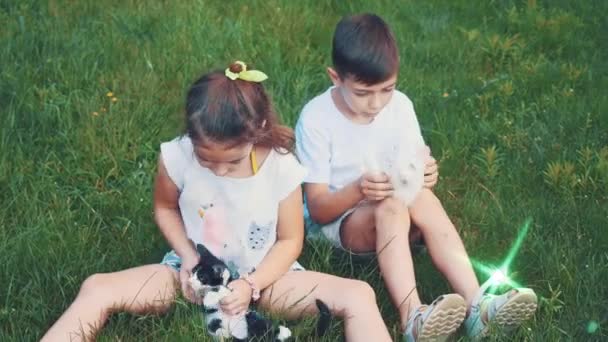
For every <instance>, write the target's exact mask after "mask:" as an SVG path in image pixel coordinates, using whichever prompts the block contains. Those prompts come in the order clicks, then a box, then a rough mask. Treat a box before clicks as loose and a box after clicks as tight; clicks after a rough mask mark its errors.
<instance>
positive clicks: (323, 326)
mask: <svg viewBox="0 0 608 342" xmlns="http://www.w3.org/2000/svg"><path fill="white" fill-rule="evenodd" d="M315 303H316V304H317V309H319V320H318V321H317V337H321V336H323V335H325V333H326V332H327V330H328V329H329V326H330V324H331V311H330V310H329V307H328V306H327V304H325V303H324V302H323V301H322V300H320V299H317V300H315Z"/></svg>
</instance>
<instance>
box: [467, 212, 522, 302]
mask: <svg viewBox="0 0 608 342" xmlns="http://www.w3.org/2000/svg"><path fill="white" fill-rule="evenodd" d="M531 222H532V219H531V218H528V219H527V220H526V221H525V222H524V224H523V226H522V228H521V229H520V230H519V233H518V234H517V238H516V239H515V242H514V243H513V246H511V249H510V250H509V253H508V254H507V257H506V258H505V260H504V261H503V263H502V265H501V266H499V267H496V266H494V265H490V264H485V263H482V262H480V261H478V260H475V259H473V258H471V264H473V267H475V268H476V269H477V270H478V271H480V272H482V273H483V274H485V275H486V276H487V277H488V280H487V281H486V283H488V285H489V289H488V292H489V293H495V291H496V290H497V288H498V287H500V286H502V285H509V286H510V287H513V288H518V287H521V285H520V284H518V283H517V282H515V281H514V280H513V279H511V278H509V267H510V266H511V263H512V262H513V259H515V257H516V256H517V253H518V252H519V249H520V248H521V244H522V243H523V241H524V238H525V237H526V235H528V231H529V230H530V223H531Z"/></svg>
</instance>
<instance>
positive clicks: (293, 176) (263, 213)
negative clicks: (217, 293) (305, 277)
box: [161, 136, 306, 274]
mask: <svg viewBox="0 0 608 342" xmlns="http://www.w3.org/2000/svg"><path fill="white" fill-rule="evenodd" d="M161 156H162V160H163V163H164V166H165V168H166V170H167V174H168V175H169V178H171V180H172V181H173V183H174V184H175V185H176V186H177V188H178V190H179V202H178V203H179V210H180V213H181V217H182V220H183V222H184V226H185V230H186V234H187V236H188V238H189V239H191V240H192V241H193V242H194V243H197V244H199V243H200V244H203V245H204V244H205V241H203V229H205V223H206V222H207V221H210V220H209V219H208V218H210V217H214V218H213V220H214V223H213V224H221V225H222V227H225V229H224V230H223V231H224V232H225V234H229V235H230V237H228V236H227V237H226V241H231V242H233V243H236V244H237V245H236V246H231V249H233V250H237V251H238V255H234V254H232V255H231V256H229V257H227V258H225V257H224V256H222V255H220V256H218V257H220V258H221V259H223V260H224V262H226V263H227V264H228V265H229V266H231V267H233V268H235V269H236V270H237V271H238V272H239V273H241V274H243V272H252V271H253V270H254V269H255V267H257V265H258V264H259V263H260V262H261V261H262V259H263V258H264V257H265V256H266V254H267V253H268V251H269V250H270V248H271V247H272V246H273V245H274V243H275V241H276V238H277V220H278V210H279V202H280V201H281V200H283V199H284V198H286V197H287V196H288V195H289V194H290V193H291V192H292V191H293V190H295V189H296V188H297V187H298V186H300V185H301V183H302V181H303V179H304V177H305V175H306V169H305V168H304V167H303V166H302V165H300V164H299V163H298V161H297V160H296V158H295V156H294V155H293V154H291V153H288V154H281V153H279V152H277V151H275V150H274V149H272V150H271V151H270V153H269V154H268V157H267V158H266V160H265V161H264V163H263V164H262V165H261V167H260V168H259V170H258V172H257V173H256V174H255V175H253V176H250V177H247V178H232V177H219V176H216V175H215V174H213V172H211V171H210V170H209V169H207V168H204V167H202V166H201V165H200V164H199V162H198V161H197V159H196V157H195V155H194V149H193V146H192V141H191V139H190V138H189V137H187V136H182V137H177V138H175V139H173V140H171V141H169V142H165V143H162V144H161ZM202 213H204V214H202ZM211 213H213V214H211ZM206 218H207V219H206ZM218 222H219V223H218ZM207 223H208V224H211V223H209V222H207ZM226 259H228V260H226ZM301 268H302V267H301V266H300V265H299V264H298V263H297V262H296V263H295V264H294V265H293V266H292V269H301Z"/></svg>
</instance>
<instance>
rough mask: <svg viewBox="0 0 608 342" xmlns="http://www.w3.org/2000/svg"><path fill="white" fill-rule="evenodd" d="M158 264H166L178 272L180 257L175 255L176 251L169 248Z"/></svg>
mask: <svg viewBox="0 0 608 342" xmlns="http://www.w3.org/2000/svg"><path fill="white" fill-rule="evenodd" d="M160 264H161V265H167V266H169V267H171V268H172V269H174V270H176V271H177V272H179V271H180V269H181V267H182V259H181V258H180V257H179V256H178V255H177V253H175V251H174V250H170V251H169V252H167V253H166V254H165V256H164V257H163V260H162V261H161V262H160Z"/></svg>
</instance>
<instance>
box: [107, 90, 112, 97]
mask: <svg viewBox="0 0 608 342" xmlns="http://www.w3.org/2000/svg"><path fill="white" fill-rule="evenodd" d="M106 96H107V97H113V96H114V93H113V92H111V91H109V92H108V93H107V94H106Z"/></svg>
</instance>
